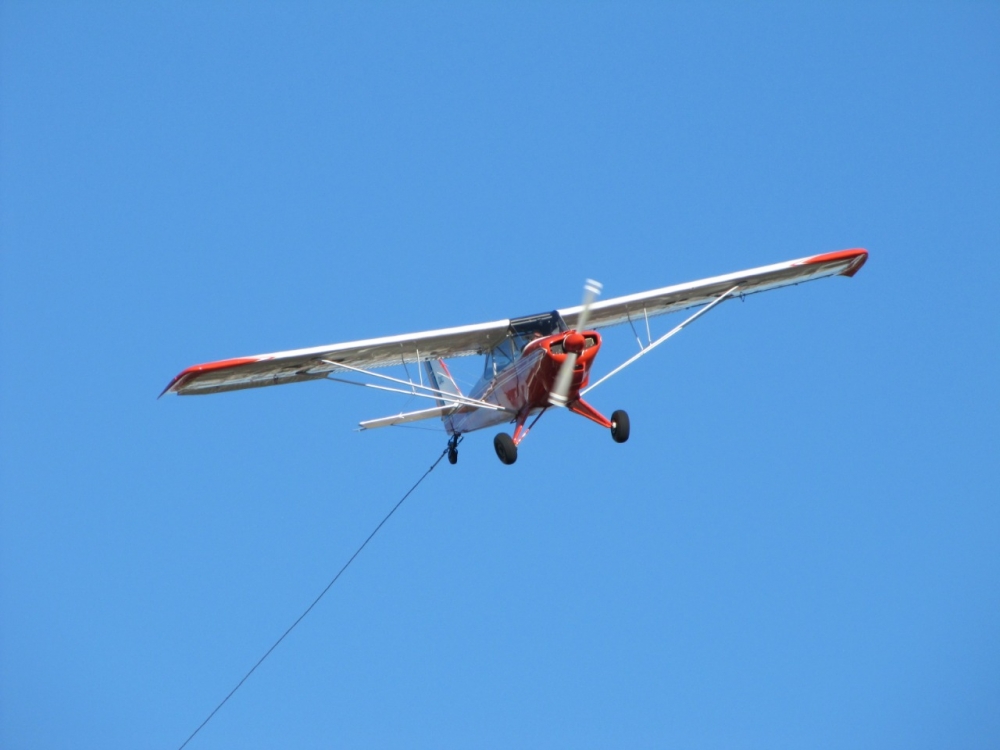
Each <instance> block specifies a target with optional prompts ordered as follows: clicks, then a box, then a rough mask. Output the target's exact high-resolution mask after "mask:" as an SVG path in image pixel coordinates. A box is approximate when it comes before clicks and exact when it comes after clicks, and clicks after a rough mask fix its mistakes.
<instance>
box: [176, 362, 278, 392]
mask: <svg viewBox="0 0 1000 750" xmlns="http://www.w3.org/2000/svg"><path fill="white" fill-rule="evenodd" d="M257 361H259V360H258V359H257V358H256V357H237V358H236V359H220V360H219V361H218V362H206V363H205V364H203V365H192V366H191V367H189V368H187V369H186V370H184V371H183V372H181V373H180V374H179V375H177V377H175V378H174V379H173V380H171V381H170V383H169V384H168V385H167V387H166V388H164V389H163V392H162V393H160V396H162V395H163V394H164V393H167V392H168V391H169V390H170V389H172V388H173V387H174V386H177V387H180V386H181V385H182V384H183V383H184V382H185V381H188V380H190V379H192V378H193V377H195V376H197V375H199V374H200V373H203V372H214V371H215V370H225V369H227V368H230V367H240V366H241V365H248V364H250V363H251V362H257ZM157 398H159V396H157Z"/></svg>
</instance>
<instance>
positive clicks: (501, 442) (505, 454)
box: [493, 432, 517, 466]
mask: <svg viewBox="0 0 1000 750" xmlns="http://www.w3.org/2000/svg"><path fill="white" fill-rule="evenodd" d="M493 448H494V450H496V452H497V458H499V459H500V460H501V461H503V462H504V463H505V464H507V465H508V466H510V465H511V464H512V463H514V462H515V461H516V460H517V446H516V445H514V439H513V438H512V437H511V436H510V435H508V434H507V433H506V432H500V433H498V434H497V436H496V437H495V438H493Z"/></svg>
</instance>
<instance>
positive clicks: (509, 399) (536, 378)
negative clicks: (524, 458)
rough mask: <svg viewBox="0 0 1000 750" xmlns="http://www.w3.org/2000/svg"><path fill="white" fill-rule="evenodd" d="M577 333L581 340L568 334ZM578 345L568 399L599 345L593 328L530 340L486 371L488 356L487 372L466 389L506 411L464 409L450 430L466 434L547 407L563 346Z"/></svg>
mask: <svg viewBox="0 0 1000 750" xmlns="http://www.w3.org/2000/svg"><path fill="white" fill-rule="evenodd" d="M573 336H577V337H580V338H581V339H582V341H579V340H574V339H572V338H571V337H573ZM567 346H569V347H570V348H571V349H572V348H576V349H578V352H577V359H576V364H575V366H574V368H573V378H572V381H571V384H570V389H569V394H568V397H567V400H568V401H569V402H570V403H572V402H574V401H576V400H577V399H578V398H579V396H580V390H581V389H582V388H586V386H587V382H588V381H589V379H590V368H591V366H592V365H593V363H594V358H595V357H596V356H597V352H598V351H600V348H601V336H600V334H599V333H597V332H596V331H584V332H582V334H578V333H576V332H574V331H570V332H565V331H564V332H560V333H557V334H553V335H551V336H544V337H540V338H536V339H534V340H533V341H530V342H529V343H528V344H527V345H526V346H525V347H524V349H523V350H522V351H521V352H520V353H512V354H513V355H514V356H513V359H512V361H510V362H509V363H507V364H506V365H505V366H503V367H501V368H497V367H494V368H493V369H492V370H490V369H489V368H490V363H491V362H495V361H496V360H495V359H493V358H488V359H487V368H488V369H487V372H486V374H484V376H483V378H482V380H480V381H479V383H477V384H476V386H475V388H473V390H472V392H471V393H470V394H469V395H470V396H471V397H472V398H474V399H479V400H482V401H486V402H488V403H491V404H496V405H497V406H500V407H502V408H503V409H504V411H494V410H488V409H474V408H463V409H459V410H458V411H457V412H456V413H455V414H453V415H452V416H451V418H450V420H449V422H450V424H449V432H453V433H465V432H472V431H473V430H481V429H483V428H484V427H492V426H494V425H498V424H503V423H505V422H515V421H517V422H521V423H523V422H524V420H525V419H527V418H528V417H529V416H530V415H532V414H534V413H537V412H539V411H541V410H542V409H545V408H547V407H548V406H549V394H550V393H551V392H552V387H553V385H554V384H555V380H556V375H557V374H558V372H559V368H560V367H561V366H562V364H563V362H565V361H566V357H567V356H568V355H567V351H566V347H567Z"/></svg>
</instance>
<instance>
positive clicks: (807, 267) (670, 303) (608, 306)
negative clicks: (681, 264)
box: [559, 248, 868, 328]
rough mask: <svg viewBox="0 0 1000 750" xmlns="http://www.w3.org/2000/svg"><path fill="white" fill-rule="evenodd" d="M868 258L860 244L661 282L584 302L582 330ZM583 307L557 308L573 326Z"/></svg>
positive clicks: (843, 269)
mask: <svg viewBox="0 0 1000 750" xmlns="http://www.w3.org/2000/svg"><path fill="white" fill-rule="evenodd" d="M866 260H868V251H867V250H863V249H861V248H855V249H853V250H840V251H839V252H835V253H825V254H823V255H813V256H811V257H809V258H800V259H799V260H790V261H787V262H785V263H775V264H774V265H773V266H762V267H760V268H751V269H750V270H749V271H738V272H737V273H730V274H726V275H725V276H714V277H712V278H709V279H702V280H700V281H690V282H688V283H686V284H676V285H674V286H666V287H663V288H662V289H653V290H652V291H649V292H640V293H638V294H630V295H628V296H626V297H615V298H613V299H606V300H602V301H600V302H594V303H593V304H592V305H591V306H590V317H589V319H588V321H587V327H588V328H605V327H607V326H613V325H618V324H619V323H627V322H629V321H632V322H633V323H634V322H635V321H637V320H643V319H644V318H645V317H646V316H653V315H663V314H664V313H671V312H677V311H678V310H686V309H687V308H689V307H697V306H698V305H704V304H706V303H708V302H711V301H712V300H713V299H715V298H716V297H718V296H719V295H720V294H723V293H724V292H725V291H726V290H727V289H732V288H733V287H734V286H739V291H738V292H737V294H738V295H740V296H742V295H745V294H754V293H755V292H764V291H767V290H768V289H777V288H778V287H783V286H789V285H791V284H800V283H802V282H803V281H811V280H813V279H821V278H823V277H825V276H837V275H840V276H853V275H854V274H856V273H857V272H858V269H859V268H861V266H863V265H864V264H865V261H866ZM582 310H583V306H582V305H578V306H576V307H568V308H566V309H565V310H559V314H560V315H561V316H562V318H563V320H565V321H566V325H567V326H569V327H570V328H575V327H576V323H577V321H578V320H579V318H580V313H581V312H582Z"/></svg>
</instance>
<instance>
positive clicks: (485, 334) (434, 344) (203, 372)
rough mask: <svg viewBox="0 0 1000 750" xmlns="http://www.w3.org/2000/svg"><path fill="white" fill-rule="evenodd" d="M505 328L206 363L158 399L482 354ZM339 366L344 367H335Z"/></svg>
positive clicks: (500, 324)
mask: <svg viewBox="0 0 1000 750" xmlns="http://www.w3.org/2000/svg"><path fill="white" fill-rule="evenodd" d="M509 325H510V321H509V320H498V321H495V322H493V323H480V324H478V325H471V326H460V327H458V328H441V329H438V330H436V331H423V332H420V333H410V334H404V335H402V336H384V337H382V338H377V339H365V340H363V341H348V342H346V343H343V344H330V345H328V346H316V347H313V348H311V349H293V350H291V351H286V352H274V353H272V354H257V355H254V356H252V357H239V358H237V359H224V360H221V361H218V362H207V363H205V364H203V365H194V366H192V367H188V368H187V369H186V370H182V371H181V372H180V373H179V374H178V375H177V376H176V377H175V378H174V379H173V380H171V381H170V383H169V384H168V385H167V387H166V388H164V389H163V393H161V394H160V395H161V396H162V395H163V394H165V393H176V394H178V395H181V396H190V395H198V394H205V393H219V392H221V391H237V390H241V389H243V388H261V387H263V386H266V385H281V384H283V383H296V382H299V381H302V380H317V379H319V378H325V377H326V376H327V375H328V374H329V373H331V372H335V371H337V370H346V369H349V368H350V367H355V368H361V369H365V370H371V369H375V368H379V367H391V366H393V365H401V364H410V363H414V362H422V361H426V360H427V359H430V358H434V359H442V358H450V357H464V356H468V355H470V354H482V353H485V352H487V351H489V350H490V349H492V348H493V347H494V346H496V345H497V344H499V343H500V342H501V341H503V340H504V338H505V337H506V336H507V329H508V327H509ZM339 363H343V364H345V365H347V366H348V367H346V368H338V367H337V364H339Z"/></svg>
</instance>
